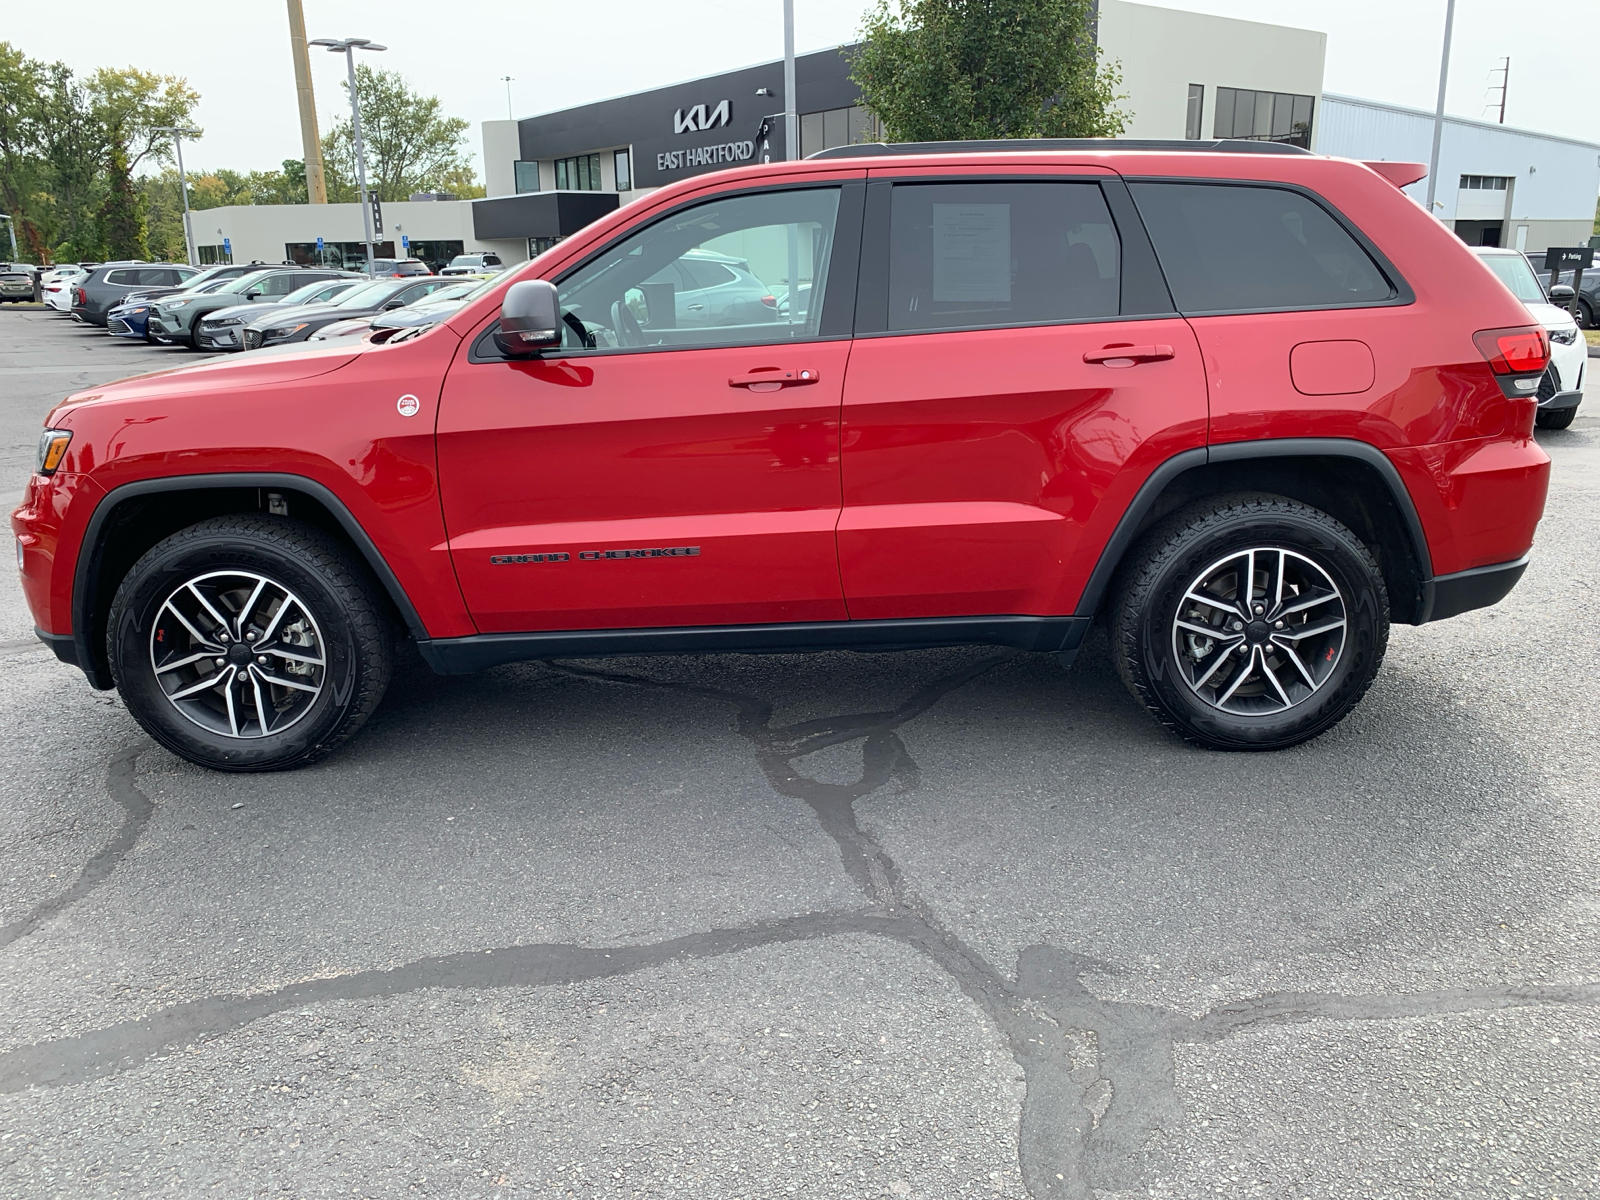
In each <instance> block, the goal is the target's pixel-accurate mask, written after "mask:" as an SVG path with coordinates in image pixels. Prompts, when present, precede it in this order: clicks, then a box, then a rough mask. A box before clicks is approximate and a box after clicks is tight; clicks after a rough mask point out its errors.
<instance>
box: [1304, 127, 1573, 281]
mask: <svg viewBox="0 0 1600 1200" xmlns="http://www.w3.org/2000/svg"><path fill="white" fill-rule="evenodd" d="M1313 134H1314V141H1313V145H1312V148H1313V149H1314V150H1316V151H1317V153H1319V154H1332V155H1336V156H1338V157H1340V158H1355V159H1362V160H1367V161H1371V160H1385V159H1387V160H1389V161H1391V162H1395V161H1398V162H1422V163H1425V162H1427V161H1428V156H1429V154H1430V153H1431V151H1432V147H1433V114H1432V113H1430V112H1424V111H1422V110H1421V109H1414V108H1402V107H1400V106H1399V105H1394V104H1383V103H1380V102H1378V101H1375V100H1361V99H1357V98H1356V97H1354V96H1338V95H1327V96H1324V97H1323V102H1322V119H1321V120H1320V121H1318V122H1317V123H1316V127H1315V129H1314V131H1313ZM1463 175H1500V176H1507V177H1509V178H1511V179H1512V180H1513V184H1512V186H1511V187H1510V188H1509V189H1508V192H1509V195H1506V193H1501V195H1502V196H1505V198H1506V201H1507V206H1508V207H1509V210H1510V211H1509V213H1507V214H1506V217H1505V219H1506V220H1507V222H1508V225H1509V227H1508V228H1507V229H1506V230H1505V234H1504V239H1503V241H1504V244H1506V245H1516V244H1517V238H1518V237H1519V233H1518V229H1519V227H1521V226H1526V230H1525V231H1523V232H1522V233H1521V234H1520V237H1521V238H1522V248H1523V249H1526V250H1543V249H1544V248H1545V247H1546V246H1582V245H1586V244H1587V243H1588V240H1589V235H1590V233H1591V232H1592V229H1593V222H1594V210H1595V197H1596V193H1597V192H1600V145H1595V144H1594V143H1591V142H1579V141H1574V140H1572V139H1570V138H1561V137H1555V136H1553V135H1550V134H1544V133H1534V132H1532V131H1530V130H1526V129H1516V128H1512V127H1510V126H1507V125H1494V124H1490V123H1489V122H1487V121H1473V120H1468V119H1466V118H1464V117H1448V116H1447V117H1446V118H1445V125H1444V137H1443V139H1442V141H1441V142H1440V146H1439V181H1438V187H1437V189H1436V193H1435V200H1434V215H1435V216H1436V217H1438V218H1439V219H1440V220H1441V221H1444V222H1446V223H1453V222H1454V221H1456V220H1483V219H1492V218H1494V217H1497V216H1498V215H1499V214H1497V213H1491V212H1490V211H1489V210H1488V208H1486V204H1492V201H1491V200H1490V199H1489V197H1488V196H1486V194H1485V193H1484V192H1482V191H1481V190H1479V189H1465V190H1464V189H1462V188H1461V187H1460V182H1461V176H1463ZM1405 190H1406V193H1407V194H1408V195H1410V196H1411V197H1412V198H1413V199H1415V200H1416V202H1417V203H1418V204H1423V203H1425V202H1426V200H1427V196H1428V183H1427V180H1425V179H1424V180H1421V181H1419V182H1417V183H1414V184H1412V185H1411V186H1410V187H1408V188H1406V189H1405Z"/></svg>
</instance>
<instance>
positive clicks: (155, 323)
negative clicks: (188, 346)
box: [149, 310, 189, 341]
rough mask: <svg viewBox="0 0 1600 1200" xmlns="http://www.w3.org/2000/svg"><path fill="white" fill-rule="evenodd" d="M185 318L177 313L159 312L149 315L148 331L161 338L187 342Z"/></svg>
mask: <svg viewBox="0 0 1600 1200" xmlns="http://www.w3.org/2000/svg"><path fill="white" fill-rule="evenodd" d="M185 320H186V318H185V317H184V316H182V315H181V314H179V313H164V312H160V311H159V310H158V311H156V312H152V313H151V314H150V325H149V328H150V331H151V332H152V333H155V334H158V335H159V336H161V337H169V338H178V339H180V340H182V341H188V340H189V326H188V325H186V324H185V323H184V322H185Z"/></svg>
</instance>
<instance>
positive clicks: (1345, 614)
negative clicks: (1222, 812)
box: [1112, 494, 1389, 750]
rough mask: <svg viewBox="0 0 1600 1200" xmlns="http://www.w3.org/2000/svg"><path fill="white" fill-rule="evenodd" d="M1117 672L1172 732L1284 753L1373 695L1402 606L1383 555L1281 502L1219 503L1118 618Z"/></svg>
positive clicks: (1170, 547) (1181, 526)
mask: <svg viewBox="0 0 1600 1200" xmlns="http://www.w3.org/2000/svg"><path fill="white" fill-rule="evenodd" d="M1112 634H1113V644H1114V647H1115V657H1116V665H1117V672H1118V674H1119V675H1121V677H1122V680H1123V683H1124V684H1126V685H1127V687H1128V690H1129V691H1130V692H1132V693H1133V695H1134V696H1135V698H1137V699H1138V700H1139V701H1140V702H1141V703H1143V704H1144V705H1145V707H1146V708H1148V709H1149V710H1150V712H1151V713H1152V714H1153V715H1154V716H1155V717H1156V718H1157V719H1158V720H1159V721H1161V722H1162V723H1163V724H1164V725H1166V726H1168V727H1169V728H1170V729H1172V730H1174V731H1175V732H1177V733H1178V734H1180V735H1181V736H1183V737H1184V738H1186V739H1188V740H1189V741H1192V742H1195V743H1197V744H1199V745H1202V746H1207V747H1209V748H1212V749H1217V750H1279V749H1284V748H1286V747H1288V746H1293V745H1296V744H1298V743H1300V742H1303V741H1307V740H1308V739H1310V738H1314V737H1316V736H1317V735H1318V734H1320V733H1324V732H1326V731H1327V730H1328V729H1331V728H1332V727H1333V726H1334V725H1336V724H1337V723H1338V722H1339V721H1340V720H1341V719H1342V718H1343V717H1344V716H1345V714H1346V713H1348V712H1349V711H1350V710H1351V709H1352V708H1353V707H1355V705H1356V703H1357V701H1359V700H1360V699H1361V697H1362V696H1363V695H1364V694H1365V693H1366V690H1367V688H1368V686H1370V685H1371V683H1372V680H1373V678H1374V676H1376V674H1377V672H1378V667H1379V666H1380V665H1381V664H1382V662H1383V654H1384V650H1385V648H1386V647H1387V644H1388V638H1389V600H1388V594H1387V592H1386V590H1385V588H1384V583H1383V576H1382V575H1381V574H1380V572H1379V571H1378V567H1377V564H1376V563H1375V562H1374V561H1373V558H1372V554H1371V552H1370V551H1369V550H1368V549H1367V548H1366V546H1365V545H1363V544H1362V542H1361V541H1360V539H1359V538H1357V537H1356V536H1355V534H1353V533H1352V532H1351V531H1350V530H1349V529H1347V528H1345V526H1344V525H1342V524H1340V523H1339V522H1338V521H1336V520H1334V519H1333V518H1332V517H1330V516H1329V515H1328V514H1327V513H1324V512H1321V511H1319V510H1317V509H1314V508H1311V507H1310V506H1308V505H1305V504H1301V503H1299V502H1297V501H1294V500H1288V499H1285V498H1283V497H1281V496H1269V495H1259V494H1240V495H1233V496H1223V497H1217V498H1214V499H1211V500H1208V501H1203V502H1201V503H1199V504H1196V505H1193V506H1191V507H1189V508H1187V509H1184V510H1182V511H1180V512H1178V513H1176V514H1174V515H1173V516H1172V517H1170V518H1168V519H1167V520H1166V521H1165V522H1163V523H1162V524H1161V525H1159V526H1157V527H1156V528H1155V529H1154V530H1152V531H1151V532H1150V534H1149V535H1148V536H1147V537H1146V538H1145V539H1144V541H1143V543H1142V544H1141V546H1140V548H1139V550H1138V551H1136V553H1135V557H1134V559H1133V565H1132V566H1131V567H1130V569H1129V570H1128V571H1127V572H1126V573H1125V574H1124V576H1123V578H1122V581H1121V584H1120V586H1119V588H1118V590H1117V595H1116V599H1115V601H1114V608H1113V613H1112Z"/></svg>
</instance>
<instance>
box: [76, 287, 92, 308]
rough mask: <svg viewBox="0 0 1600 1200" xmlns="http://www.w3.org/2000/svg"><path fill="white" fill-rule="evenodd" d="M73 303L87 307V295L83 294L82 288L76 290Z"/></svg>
mask: <svg viewBox="0 0 1600 1200" xmlns="http://www.w3.org/2000/svg"><path fill="white" fill-rule="evenodd" d="M74 303H76V304H81V305H85V306H87V305H88V303H89V294H88V293H87V292H85V291H84V290H83V289H82V288H78V289H77V298H76V299H75V300H74Z"/></svg>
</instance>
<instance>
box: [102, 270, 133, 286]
mask: <svg viewBox="0 0 1600 1200" xmlns="http://www.w3.org/2000/svg"><path fill="white" fill-rule="evenodd" d="M105 281H106V282H107V283H110V284H125V285H136V284H137V283H138V282H139V272H137V271H107V272H106V278H105Z"/></svg>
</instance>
